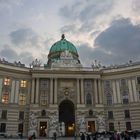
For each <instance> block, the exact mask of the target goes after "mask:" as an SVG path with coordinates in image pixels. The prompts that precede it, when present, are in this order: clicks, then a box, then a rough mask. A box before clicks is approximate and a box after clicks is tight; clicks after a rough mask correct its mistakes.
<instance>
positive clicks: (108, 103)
mask: <svg viewBox="0 0 140 140" xmlns="http://www.w3.org/2000/svg"><path fill="white" fill-rule="evenodd" d="M106 98H107V106H112V96H111V95H107V96H106Z"/></svg>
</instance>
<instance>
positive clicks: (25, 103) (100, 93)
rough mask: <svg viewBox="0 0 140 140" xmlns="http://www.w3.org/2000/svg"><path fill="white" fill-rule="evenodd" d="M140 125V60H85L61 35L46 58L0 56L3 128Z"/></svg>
mask: <svg viewBox="0 0 140 140" xmlns="http://www.w3.org/2000/svg"><path fill="white" fill-rule="evenodd" d="M138 129H140V63H139V62H135V63H134V62H132V61H130V62H128V63H127V64H124V65H114V66H107V67H105V66H101V65H100V64H99V63H98V62H97V61H95V63H94V64H93V65H92V66H91V67H89V68H87V67H86V68H85V67H83V66H82V64H81V62H80V60H79V55H78V52H77V49H76V47H75V46H74V45H73V44H72V43H71V42H69V41H67V40H66V39H65V37H64V35H62V38H61V40H59V41H58V42H56V43H54V44H53V45H52V46H51V48H50V51H49V54H48V62H47V63H46V64H44V65H41V63H40V61H39V60H37V59H36V60H35V61H33V63H32V65H31V66H30V67H26V66H25V65H24V64H21V63H20V62H18V63H17V62H15V63H9V62H7V61H5V60H4V59H2V60H0V134H5V135H8V136H15V135H17V134H19V133H22V134H23V135H24V136H29V135H32V134H35V135H36V136H37V137H46V136H48V137H51V136H53V134H54V132H55V133H56V134H57V135H59V136H73V135H74V134H75V133H76V134H78V133H79V132H91V133H92V132H96V131H99V132H102V131H114V130H117V131H125V130H138Z"/></svg>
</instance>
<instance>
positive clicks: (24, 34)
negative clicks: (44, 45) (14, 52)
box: [10, 28, 39, 45]
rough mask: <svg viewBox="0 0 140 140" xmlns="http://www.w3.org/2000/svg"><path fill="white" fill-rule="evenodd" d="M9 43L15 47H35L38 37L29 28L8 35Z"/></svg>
mask: <svg viewBox="0 0 140 140" xmlns="http://www.w3.org/2000/svg"><path fill="white" fill-rule="evenodd" d="M10 37H11V41H12V43H13V44H15V45H25V44H28V45H29V44H30V45H37V43H38V41H39V36H38V35H37V34H36V33H35V32H34V31H33V30H32V29H31V28H22V29H17V30H15V31H12V32H11V33H10Z"/></svg>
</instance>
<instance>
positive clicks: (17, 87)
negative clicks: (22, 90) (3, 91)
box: [15, 81, 19, 103]
mask: <svg viewBox="0 0 140 140" xmlns="http://www.w3.org/2000/svg"><path fill="white" fill-rule="evenodd" d="M18 100H19V81H16V89H15V103H18Z"/></svg>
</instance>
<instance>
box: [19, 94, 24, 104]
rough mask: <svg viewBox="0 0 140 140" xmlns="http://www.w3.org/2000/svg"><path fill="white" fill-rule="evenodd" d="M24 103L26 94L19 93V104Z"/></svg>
mask: <svg viewBox="0 0 140 140" xmlns="http://www.w3.org/2000/svg"><path fill="white" fill-rule="evenodd" d="M25 104H26V96H25V94H22V93H20V94H19V105H25Z"/></svg>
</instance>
